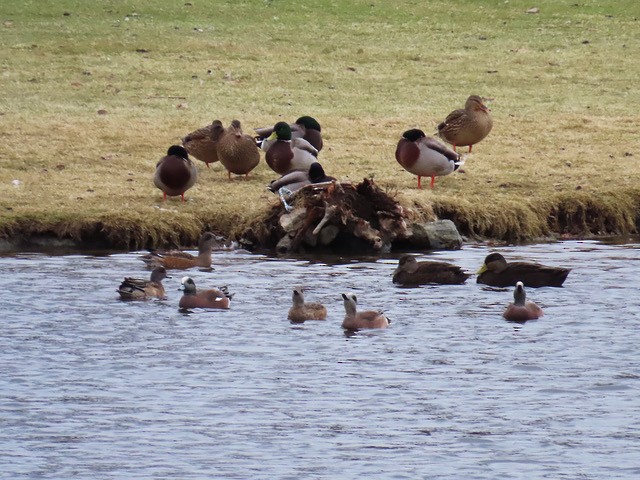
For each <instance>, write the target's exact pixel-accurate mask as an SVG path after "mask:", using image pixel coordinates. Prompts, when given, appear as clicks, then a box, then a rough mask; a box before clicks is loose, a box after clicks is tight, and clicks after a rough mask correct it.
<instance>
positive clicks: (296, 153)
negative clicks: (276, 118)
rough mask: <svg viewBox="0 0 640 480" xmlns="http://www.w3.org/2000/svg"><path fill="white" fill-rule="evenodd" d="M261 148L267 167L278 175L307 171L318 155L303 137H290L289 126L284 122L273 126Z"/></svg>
mask: <svg viewBox="0 0 640 480" xmlns="http://www.w3.org/2000/svg"><path fill="white" fill-rule="evenodd" d="M262 150H264V151H265V152H266V154H265V160H266V162H267V165H269V168H271V170H273V171H274V172H276V173H277V174H279V175H285V174H287V173H289V172H291V171H293V170H303V171H307V170H309V167H310V166H311V164H312V163H314V162H316V161H317V156H318V150H316V149H315V148H314V147H313V145H311V144H310V143H309V142H307V141H306V140H305V139H303V138H292V137H291V127H289V125H288V124H287V123H285V122H278V123H276V124H275V125H274V126H273V133H272V134H271V135H269V138H267V139H265V140H264V141H263V142H262Z"/></svg>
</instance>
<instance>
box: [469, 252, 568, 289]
mask: <svg viewBox="0 0 640 480" xmlns="http://www.w3.org/2000/svg"><path fill="white" fill-rule="evenodd" d="M570 271H571V269H570V268H561V267H547V266H545V265H540V264H539V263H529V262H508V263H507V261H506V260H505V258H504V257H503V256H502V255H500V254H499V253H491V254H489V255H487V257H486V258H485V259H484V264H483V265H482V267H480V270H478V279H477V282H478V283H484V284H485V285H490V286H492V287H512V286H514V285H515V284H516V283H517V282H519V281H521V282H522V283H523V284H524V286H526V287H534V288H537V287H561V286H562V284H563V283H564V281H565V280H566V279H567V275H569V272H570Z"/></svg>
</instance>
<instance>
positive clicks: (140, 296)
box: [117, 267, 169, 300]
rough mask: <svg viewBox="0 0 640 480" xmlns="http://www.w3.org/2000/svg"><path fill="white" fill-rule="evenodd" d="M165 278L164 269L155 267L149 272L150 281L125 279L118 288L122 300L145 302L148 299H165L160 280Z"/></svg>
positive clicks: (165, 272)
mask: <svg viewBox="0 0 640 480" xmlns="http://www.w3.org/2000/svg"><path fill="white" fill-rule="evenodd" d="M165 278H169V277H167V270H166V269H165V268H164V267H156V268H154V269H153V270H152V271H151V279H150V280H142V279H139V278H131V277H125V279H124V280H123V281H122V283H121V284H120V287H118V290H117V291H118V293H119V294H120V298H121V299H122V300H147V299H149V298H160V299H162V298H165V294H164V287H163V286H162V280H163V279H165Z"/></svg>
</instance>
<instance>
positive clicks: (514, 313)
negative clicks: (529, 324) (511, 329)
mask: <svg viewBox="0 0 640 480" xmlns="http://www.w3.org/2000/svg"><path fill="white" fill-rule="evenodd" d="M543 315H544V312H543V311H542V308H540V307H539V306H538V305H536V304H535V303H534V302H532V301H530V300H527V294H526V292H525V291H524V284H523V283H522V282H516V288H515V290H514V291H513V303H510V304H509V305H507V308H506V310H505V311H504V313H503V314H502V316H503V317H504V318H505V319H506V320H509V321H510V322H526V321H527V320H535V319H537V318H540V317H542V316H543Z"/></svg>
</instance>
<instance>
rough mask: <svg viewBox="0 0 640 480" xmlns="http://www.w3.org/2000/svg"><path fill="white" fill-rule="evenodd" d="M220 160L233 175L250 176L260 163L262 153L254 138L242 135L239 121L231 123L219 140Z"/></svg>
mask: <svg viewBox="0 0 640 480" xmlns="http://www.w3.org/2000/svg"><path fill="white" fill-rule="evenodd" d="M217 149H218V159H219V160H220V163H221V164H222V165H223V166H224V168H226V169H227V173H228V174H229V180H231V174H232V173H234V174H236V175H248V174H249V172H250V171H251V170H253V169H254V168H256V166H257V165H258V163H260V151H259V150H258V147H257V146H256V143H255V141H254V139H253V137H251V136H249V135H245V134H244V133H242V126H241V125H240V121H239V120H234V121H232V122H231V125H230V126H229V128H227V129H226V130H225V132H224V135H222V137H220V139H219V140H218V147H217Z"/></svg>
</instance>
